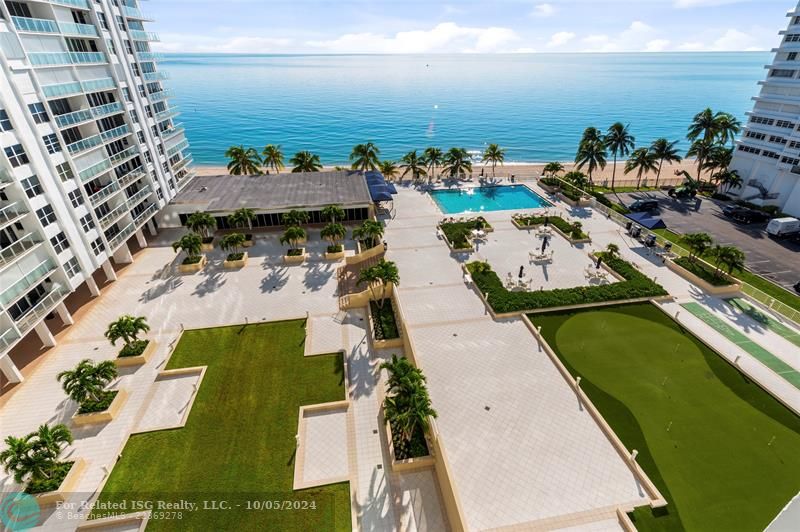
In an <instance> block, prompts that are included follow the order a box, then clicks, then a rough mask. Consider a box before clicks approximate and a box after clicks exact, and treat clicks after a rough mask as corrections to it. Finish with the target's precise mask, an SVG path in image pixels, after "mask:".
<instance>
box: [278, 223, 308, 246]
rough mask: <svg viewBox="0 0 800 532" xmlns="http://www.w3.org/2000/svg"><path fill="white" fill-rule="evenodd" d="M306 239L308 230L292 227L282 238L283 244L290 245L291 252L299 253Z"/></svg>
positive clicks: (288, 228)
mask: <svg viewBox="0 0 800 532" xmlns="http://www.w3.org/2000/svg"><path fill="white" fill-rule="evenodd" d="M305 237H306V230H305V229H303V228H302V227H298V226H296V225H292V226H289V227H287V228H286V231H284V232H283V235H282V236H281V244H288V245H289V251H290V252H292V251H299V250H300V241H301V240H303V239H304V238H305Z"/></svg>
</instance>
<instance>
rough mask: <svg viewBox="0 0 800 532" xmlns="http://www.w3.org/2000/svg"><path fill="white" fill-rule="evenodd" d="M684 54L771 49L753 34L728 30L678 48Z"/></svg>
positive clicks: (688, 42) (685, 43) (683, 44)
mask: <svg viewBox="0 0 800 532" xmlns="http://www.w3.org/2000/svg"><path fill="white" fill-rule="evenodd" d="M677 49H678V50H680V51H682V52H741V51H745V52H752V51H761V50H767V49H769V44H767V43H759V41H758V39H756V38H755V37H754V36H753V35H752V34H750V33H745V32H743V31H740V30H737V29H733V28H731V29H728V30H726V31H725V32H723V33H722V34H719V33H715V34H712V35H709V36H708V37H707V40H705V41H700V40H693V41H687V42H684V43H682V44H680V45H679V46H678V47H677Z"/></svg>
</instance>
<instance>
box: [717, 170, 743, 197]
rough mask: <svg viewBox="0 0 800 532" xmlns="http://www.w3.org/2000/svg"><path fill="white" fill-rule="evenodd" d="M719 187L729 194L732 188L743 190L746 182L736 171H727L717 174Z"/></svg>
mask: <svg viewBox="0 0 800 532" xmlns="http://www.w3.org/2000/svg"><path fill="white" fill-rule="evenodd" d="M717 181H718V182H719V185H720V186H721V187H723V188H724V189H725V191H726V192H729V191H730V190H731V189H732V188H742V184H743V183H744V180H743V179H742V176H740V175H739V172H738V171H736V170H725V171H722V172H720V173H718V174H717Z"/></svg>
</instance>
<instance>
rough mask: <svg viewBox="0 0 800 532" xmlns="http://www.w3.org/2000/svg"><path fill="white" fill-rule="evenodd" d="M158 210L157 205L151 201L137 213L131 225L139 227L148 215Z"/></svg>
mask: <svg viewBox="0 0 800 532" xmlns="http://www.w3.org/2000/svg"><path fill="white" fill-rule="evenodd" d="M156 211H158V206H157V205H156V204H155V203H151V204H150V205H148V206H147V208H145V210H143V211H142V212H141V213H139V214H138V215H137V216H136V218H134V219H133V225H134V227H135V228H137V229H138V228H139V227H141V226H142V224H144V223H145V222H146V221H147V220H148V218H150V216H152V215H153V214H155V213H156Z"/></svg>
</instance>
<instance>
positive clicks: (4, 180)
mask: <svg viewBox="0 0 800 532" xmlns="http://www.w3.org/2000/svg"><path fill="white" fill-rule="evenodd" d="M13 182H14V178H13V177H12V176H11V172H9V171H8V170H6V169H5V168H0V190H3V189H4V188H6V187H7V186H8V185H10V184H12V183H13Z"/></svg>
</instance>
